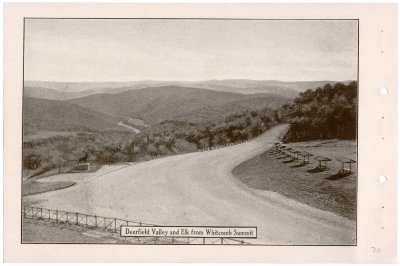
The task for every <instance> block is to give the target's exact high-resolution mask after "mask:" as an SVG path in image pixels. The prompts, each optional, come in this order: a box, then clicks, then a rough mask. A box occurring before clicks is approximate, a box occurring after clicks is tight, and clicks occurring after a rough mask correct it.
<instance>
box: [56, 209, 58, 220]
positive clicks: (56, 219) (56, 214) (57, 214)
mask: <svg viewBox="0 0 400 266" xmlns="http://www.w3.org/2000/svg"><path fill="white" fill-rule="evenodd" d="M56 222H57V223H58V210H56Z"/></svg>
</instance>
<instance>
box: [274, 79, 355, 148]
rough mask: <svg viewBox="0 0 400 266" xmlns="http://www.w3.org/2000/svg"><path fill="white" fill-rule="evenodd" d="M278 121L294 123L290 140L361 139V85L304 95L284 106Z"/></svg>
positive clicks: (316, 91) (327, 88)
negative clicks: (359, 127) (358, 102)
mask: <svg viewBox="0 0 400 266" xmlns="http://www.w3.org/2000/svg"><path fill="white" fill-rule="evenodd" d="M275 118H276V119H278V120H279V121H281V122H286V123H290V124H291V129H290V131H289V133H288V134H287V136H286V138H287V140H288V141H305V140H314V139H332V138H338V139H355V138H356V136H357V82H355V81H354V82H351V83H349V84H348V85H345V84H342V83H337V84H335V85H334V86H332V85H330V84H326V85H325V86H324V87H322V88H317V89H315V90H307V91H305V92H303V93H300V94H299V96H298V97H297V98H295V99H294V100H293V103H292V104H285V105H283V106H282V107H281V108H280V109H279V110H278V111H277V112H276V113H275Z"/></svg>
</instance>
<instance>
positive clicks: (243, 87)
mask: <svg viewBox="0 0 400 266" xmlns="http://www.w3.org/2000/svg"><path fill="white" fill-rule="evenodd" d="M327 83H330V84H331V85H334V84H336V83H337V81H296V82H285V81H276V80H247V79H226V80H206V81H151V80H150V81H132V82H44V81H25V84H24V86H25V94H26V96H30V97H37V98H44V99H57V100H67V99H73V98H79V97H83V96H87V95H92V94H98V93H119V92H124V91H131V90H138V89H143V88H148V87H162V86H180V87H195V88H202V89H209V90H216V91H224V92H235V93H241V94H257V93H268V94H275V95H278V96H283V97H290V98H295V97H296V96H297V95H298V93H299V92H303V91H305V90H307V89H315V88H317V87H321V86H323V85H325V84H327ZM343 83H345V84H348V83H350V81H343ZM46 89H50V90H54V91H55V92H53V91H46ZM58 92H62V93H58Z"/></svg>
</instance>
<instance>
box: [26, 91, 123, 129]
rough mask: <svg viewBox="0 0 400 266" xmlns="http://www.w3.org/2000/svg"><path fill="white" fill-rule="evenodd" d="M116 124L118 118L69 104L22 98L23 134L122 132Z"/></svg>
mask: <svg viewBox="0 0 400 266" xmlns="http://www.w3.org/2000/svg"><path fill="white" fill-rule="evenodd" d="M117 123H118V118H115V117H112V116H109V115H106V114H102V113H98V112H96V111H93V110H88V109H85V108H83V107H81V106H78V105H75V104H73V103H70V102H65V101H54V100H46V99H37V98H30V97H24V101H23V125H24V132H31V131H41V130H45V131H93V130H95V131H96V130H100V131H103V130H107V129H117V128H118V129H119V130H123V128H121V127H119V126H118V125H117Z"/></svg>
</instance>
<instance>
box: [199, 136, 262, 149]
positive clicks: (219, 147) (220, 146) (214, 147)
mask: <svg viewBox="0 0 400 266" xmlns="http://www.w3.org/2000/svg"><path fill="white" fill-rule="evenodd" d="M253 139H255V138H252V139H247V140H243V141H237V142H233V143H228V144H225V145H217V146H212V147H208V148H204V149H200V150H198V151H199V152H203V151H211V150H218V149H221V148H226V147H230V146H235V145H238V144H242V143H245V142H249V141H251V140H253Z"/></svg>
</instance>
